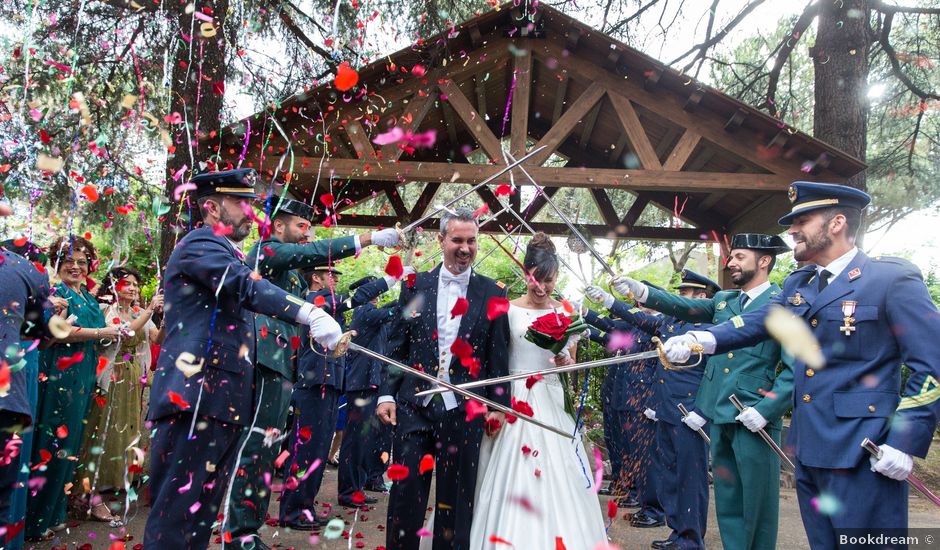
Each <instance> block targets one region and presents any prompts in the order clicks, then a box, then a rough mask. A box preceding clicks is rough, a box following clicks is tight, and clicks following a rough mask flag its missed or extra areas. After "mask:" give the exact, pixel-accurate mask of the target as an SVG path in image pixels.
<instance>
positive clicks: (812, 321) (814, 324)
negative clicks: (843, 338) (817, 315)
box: [809, 319, 819, 327]
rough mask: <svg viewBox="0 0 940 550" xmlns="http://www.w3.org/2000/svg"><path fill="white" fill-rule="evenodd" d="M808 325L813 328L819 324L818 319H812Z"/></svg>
mask: <svg viewBox="0 0 940 550" xmlns="http://www.w3.org/2000/svg"><path fill="white" fill-rule="evenodd" d="M809 324H810V325H812V326H813V327H815V326H816V325H818V324H819V319H812V320H810V322H809Z"/></svg>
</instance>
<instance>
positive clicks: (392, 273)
mask: <svg viewBox="0 0 940 550" xmlns="http://www.w3.org/2000/svg"><path fill="white" fill-rule="evenodd" d="M404 273H405V268H404V266H402V264H401V258H400V257H399V256H389V258H388V263H387V264H385V274H386V275H388V276H389V277H395V278H396V279H401V276H402V275H403V274H404Z"/></svg>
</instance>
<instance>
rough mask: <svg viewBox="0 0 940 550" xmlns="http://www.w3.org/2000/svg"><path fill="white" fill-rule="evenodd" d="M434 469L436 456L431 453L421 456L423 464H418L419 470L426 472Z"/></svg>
mask: <svg viewBox="0 0 940 550" xmlns="http://www.w3.org/2000/svg"><path fill="white" fill-rule="evenodd" d="M433 469H434V457H433V456H431V455H424V456H422V457H421V464H419V465H418V472H419V473H421V474H425V473H427V472H430V471H431V470H433Z"/></svg>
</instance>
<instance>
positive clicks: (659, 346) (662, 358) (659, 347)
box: [650, 336, 705, 370]
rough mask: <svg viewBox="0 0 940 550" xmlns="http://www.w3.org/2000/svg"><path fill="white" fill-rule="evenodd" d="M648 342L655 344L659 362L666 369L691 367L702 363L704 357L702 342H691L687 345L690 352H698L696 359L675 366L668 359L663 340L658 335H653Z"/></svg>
mask: <svg viewBox="0 0 940 550" xmlns="http://www.w3.org/2000/svg"><path fill="white" fill-rule="evenodd" d="M650 342H653V343H654V344H656V353H658V354H659V362H660V363H662V364H663V368H664V369H666V370H685V369H692V368H695V367H697V366H699V365H700V364H701V363H702V359H703V358H704V357H705V346H703V345H702V344H692V345H690V346H689V349H690V350H691V351H692V353H697V354H698V361H696V362H694V363H689V364H686V365H678V366H677V365H674V364H673V363H672V362H671V361H670V360H669V356H667V355H666V348H665V347H664V346H663V341H662V340H660V339H659V336H653V337H652V338H650Z"/></svg>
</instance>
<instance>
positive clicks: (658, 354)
mask: <svg viewBox="0 0 940 550" xmlns="http://www.w3.org/2000/svg"><path fill="white" fill-rule="evenodd" d="M656 344H657V346H658V347H657V349H654V350H650V351H644V352H640V353H631V354H629V355H615V356H614V357H608V358H606V359H595V360H594V361H585V362H584V363H575V364H573V365H565V366H563V367H552V368H550V369H543V370H534V371H528V372H517V373H515V374H507V375H506V376H499V377H497V378H485V379H483V380H475V381H473V382H467V383H465V384H459V385H457V386H455V387H457V388H460V389H463V390H466V389H471V388H480V387H483V386H491V385H493V384H502V383H505V382H512V381H514V380H523V379H526V378H528V377H530V376H535V375H537V374H540V375H546V374H562V373H565V372H574V371H579V370H587V369H593V368H595V367H606V366H608V365H616V364H617V363H632V362H634V361H642V360H643V359H652V358H654V357H655V358H658V359H659V360H661V361H665V363H664V365H668V366H666V368H677V367H673V366H672V364H671V363H669V361H668V360H667V359H666V357H665V355H664V352H663V349H662V343H661V342H660V341H659V339H656ZM701 362H702V354H701V353H699V356H698V361H696V362H695V363H693V364H689V365H682V367H681V368H692V367H695V366H698V364H699V363H701ZM432 379H433V381H434V382H435V383H436V382H439V380H438V379H437V378H434V377H432ZM441 385H442V386H443V384H441ZM446 391H447V390H446V389H445V388H431V389H427V390H424V391H422V392H418V393H416V394H415V397H421V396H425V395H433V394H436V393H444V392H446Z"/></svg>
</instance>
